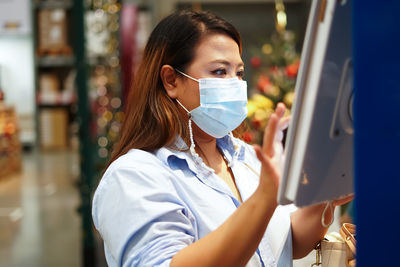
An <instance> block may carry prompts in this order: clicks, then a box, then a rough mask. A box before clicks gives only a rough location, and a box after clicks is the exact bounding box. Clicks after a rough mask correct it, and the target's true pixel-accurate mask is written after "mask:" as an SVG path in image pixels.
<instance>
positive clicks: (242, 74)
mask: <svg viewBox="0 0 400 267" xmlns="http://www.w3.org/2000/svg"><path fill="white" fill-rule="evenodd" d="M236 76H238V77H239V78H241V79H242V78H243V77H244V70H241V71H238V72H236Z"/></svg>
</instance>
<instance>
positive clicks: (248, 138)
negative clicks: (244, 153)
mask: <svg viewBox="0 0 400 267" xmlns="http://www.w3.org/2000/svg"><path fill="white" fill-rule="evenodd" d="M253 140H254V134H253V133H252V132H245V133H244V134H243V141H245V142H246V143H251V142H252V141H253Z"/></svg>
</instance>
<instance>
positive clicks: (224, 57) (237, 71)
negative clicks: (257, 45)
mask: <svg viewBox="0 0 400 267" xmlns="http://www.w3.org/2000/svg"><path fill="white" fill-rule="evenodd" d="M184 72H185V73H186V74H188V75H190V76H191V77H193V78H195V79H202V78H233V77H238V78H239V79H242V76H243V73H244V65H243V61H242V59H241V57H240V52H239V47H238V45H237V43H236V42H235V41H234V40H233V39H232V38H231V37H229V36H228V35H225V34H220V33H214V34H209V35H206V36H204V37H203V38H202V39H201V41H200V43H199V44H198V45H197V46H196V47H195V51H194V58H193V61H192V63H191V64H190V65H189V66H188V67H187V68H186V70H184ZM179 85H180V86H179V87H180V88H179V90H178V97H177V98H178V100H179V101H180V102H181V103H182V104H183V105H184V106H185V107H186V108H187V109H188V110H192V109H194V108H196V107H198V106H200V94H199V83H198V82H196V81H193V80H191V79H189V78H187V77H182V78H180V83H179Z"/></svg>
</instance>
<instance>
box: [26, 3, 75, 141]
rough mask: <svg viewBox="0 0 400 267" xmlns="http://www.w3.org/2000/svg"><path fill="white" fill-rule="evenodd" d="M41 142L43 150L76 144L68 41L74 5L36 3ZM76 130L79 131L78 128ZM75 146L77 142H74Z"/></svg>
mask: <svg viewBox="0 0 400 267" xmlns="http://www.w3.org/2000/svg"><path fill="white" fill-rule="evenodd" d="M33 7H34V8H33V12H34V14H35V15H34V18H36V23H35V24H34V25H35V26H36V28H35V30H34V32H35V47H36V49H35V51H36V58H35V61H36V62H35V63H36V64H35V67H36V71H35V73H36V80H37V82H36V86H37V89H36V104H37V110H38V111H37V114H38V123H39V127H38V136H39V138H38V141H39V147H40V148H42V149H69V148H76V147H77V146H76V145H74V146H73V147H70V146H69V144H70V143H71V140H76V137H75V136H74V135H76V134H77V131H76V130H74V131H73V130H72V129H74V127H73V125H74V121H75V113H76V107H75V105H76V98H77V97H76V90H75V78H76V66H75V54H73V50H72V48H71V46H70V43H69V41H73V40H75V39H74V38H72V37H71V36H70V35H72V34H74V32H71V31H70V29H69V27H71V25H72V23H71V21H72V18H73V2H72V1H60V0H44V1H43V0H41V1H39V0H38V1H34V4H33ZM75 128H76V127H75ZM73 143H75V142H73Z"/></svg>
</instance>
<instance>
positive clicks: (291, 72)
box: [286, 60, 300, 78]
mask: <svg viewBox="0 0 400 267" xmlns="http://www.w3.org/2000/svg"><path fill="white" fill-rule="evenodd" d="M299 64H300V61H299V60H296V61H295V62H294V63H292V64H290V65H289V66H287V67H286V74H287V76H288V77H291V78H294V77H296V75H297V72H298V71H299Z"/></svg>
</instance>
